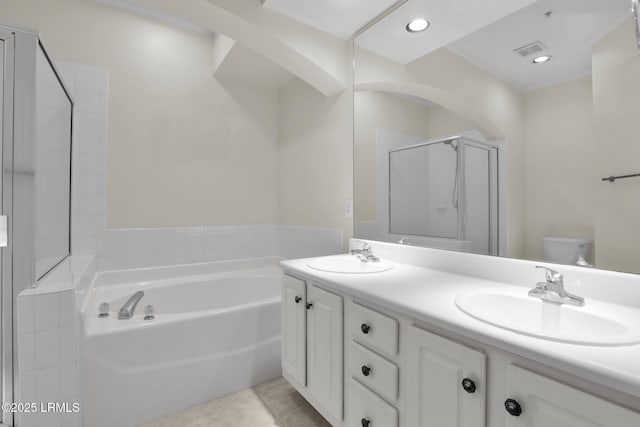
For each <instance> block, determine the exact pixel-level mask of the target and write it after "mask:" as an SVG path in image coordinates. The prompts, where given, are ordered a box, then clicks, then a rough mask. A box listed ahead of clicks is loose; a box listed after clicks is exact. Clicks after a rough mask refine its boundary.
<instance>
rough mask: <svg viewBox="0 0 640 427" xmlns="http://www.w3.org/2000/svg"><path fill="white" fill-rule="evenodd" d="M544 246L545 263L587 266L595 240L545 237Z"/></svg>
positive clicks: (543, 239)
mask: <svg viewBox="0 0 640 427" xmlns="http://www.w3.org/2000/svg"><path fill="white" fill-rule="evenodd" d="M542 246H543V251H544V260H545V261H548V262H554V263H558V264H570V265H583V266H586V265H587V262H588V260H589V257H590V256H591V247H592V246H593V240H591V239H574V238H570V237H543V238H542ZM578 261H580V262H578Z"/></svg>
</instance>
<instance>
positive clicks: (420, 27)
mask: <svg viewBox="0 0 640 427" xmlns="http://www.w3.org/2000/svg"><path fill="white" fill-rule="evenodd" d="M404 28H405V29H406V30H407V31H408V32H410V33H419V32H420V31H424V30H426V29H427V28H429V21H427V20H426V19H424V18H416V19H413V20H411V21H409V23H408V24H407V26H406V27H404Z"/></svg>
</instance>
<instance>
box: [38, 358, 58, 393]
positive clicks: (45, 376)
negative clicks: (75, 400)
mask: <svg viewBox="0 0 640 427" xmlns="http://www.w3.org/2000/svg"><path fill="white" fill-rule="evenodd" d="M35 373H36V400H37V401H39V402H56V401H58V399H60V366H57V365H56V366H50V367H48V368H44V369H38V370H36V371H35Z"/></svg>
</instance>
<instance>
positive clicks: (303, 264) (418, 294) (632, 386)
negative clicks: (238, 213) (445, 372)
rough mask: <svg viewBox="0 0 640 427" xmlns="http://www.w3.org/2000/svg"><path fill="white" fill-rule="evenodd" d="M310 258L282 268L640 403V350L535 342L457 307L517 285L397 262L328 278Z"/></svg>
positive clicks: (331, 275)
mask: <svg viewBox="0 0 640 427" xmlns="http://www.w3.org/2000/svg"><path fill="white" fill-rule="evenodd" d="M310 259H311V258H306V259H297V260H288V261H283V262H282V263H281V266H282V268H283V269H284V271H285V272H287V273H290V274H292V275H295V276H297V277H300V278H303V279H309V280H312V281H314V282H316V283H318V284H320V285H323V286H325V287H327V288H328V289H333V290H335V291H338V292H342V293H346V294H349V295H351V296H353V297H357V298H361V299H363V300H366V301H369V302H371V303H374V304H378V305H380V306H382V307H386V308H388V309H390V310H393V311H396V312H398V313H400V314H403V315H406V316H408V317H412V318H415V319H417V320H421V321H424V322H427V323H430V324H432V325H434V326H437V327H441V328H444V329H447V330H449V331H451V332H453V333H457V334H459V335H462V336H466V337H468V338H471V339H474V340H477V341H480V342H483V343H486V344H488V345H490V346H493V347H495V348H499V349H502V350H504V351H507V352H510V353H514V354H516V355H520V356H522V357H525V358H527V359H532V360H535V361H537V362H539V363H542V364H544V365H548V366H551V367H554V368H556V369H559V370H562V371H565V372H567V373H569V374H572V375H575V376H578V377H581V378H585V379H587V380H589V381H592V382H594V383H598V384H601V385H604V386H607V387H610V388H612V389H615V390H619V391H621V392H624V393H627V394H630V395H632V396H634V397H638V398H640V345H633V346H619V347H601V346H584V345H575V344H566V343H561V342H554V341H548V340H544V339H540V338H534V337H530V336H527V335H522V334H519V333H516V332H512V331H508V330H505V329H502V328H499V327H496V326H492V325H489V324H487V323H484V322H481V321H479V320H476V319H474V318H472V317H470V316H468V315H466V314H464V313H463V312H462V311H460V310H459V309H458V308H457V307H456V306H455V303H454V299H455V297H456V296H457V295H458V294H462V293H466V292H471V291H477V290H480V289H482V288H491V289H499V288H506V289H513V288H514V286H516V285H512V284H508V283H502V282H498V281H491V280H484V279H479V278H476V277H471V276H465V275H461V274H454V273H450V272H444V271H438V270H434V269H430V268H425V267H419V266H415V265H409V264H404V263H401V262H398V261H393V264H394V268H393V269H391V270H389V271H385V272H379V273H372V274H342V273H327V272H322V271H318V270H314V269H312V268H309V267H308V266H307V262H308V261H309V260H310ZM531 287H532V286H531ZM518 288H522V290H523V293H524V294H526V292H527V291H528V288H526V287H523V286H518Z"/></svg>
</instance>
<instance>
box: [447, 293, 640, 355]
mask: <svg viewBox="0 0 640 427" xmlns="http://www.w3.org/2000/svg"><path fill="white" fill-rule="evenodd" d="M455 303H456V306H457V307H458V308H459V309H460V310H462V311H463V312H464V313H466V314H468V315H469V316H471V317H473V318H475V319H478V320H481V321H483V322H486V323H489V324H491V325H494V326H498V327H500V328H504V329H508V330H510V331H514V332H518V333H520V334H524V335H530V336H534V337H538V338H542V339H546V340H551V341H559V342H565V343H571V344H581V345H594V346H623V345H633V344H638V343H640V310H634V309H632V308H629V307H624V306H618V305H614V304H607V303H602V302H598V301H593V300H589V299H587V303H586V305H585V306H584V307H575V306H570V305H567V304H564V305H559V304H555V303H551V302H543V301H542V300H540V299H537V298H532V297H529V296H528V295H527V290H526V289H524V288H517V289H514V290H502V289H500V290H487V291H481V292H476V293H470V294H462V295H458V296H457V297H456V299H455Z"/></svg>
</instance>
